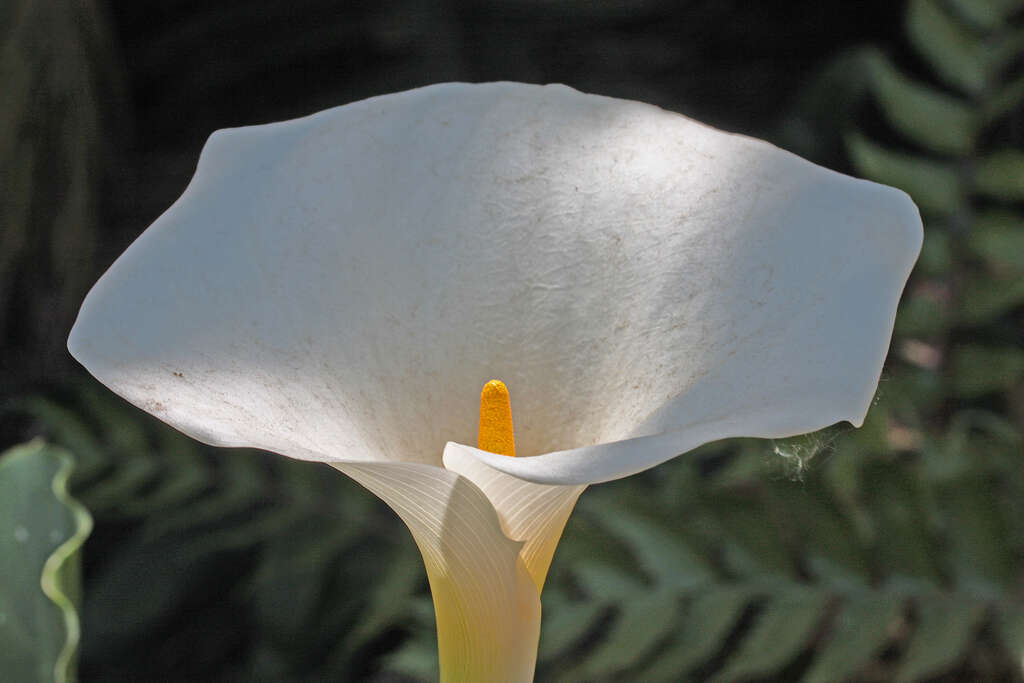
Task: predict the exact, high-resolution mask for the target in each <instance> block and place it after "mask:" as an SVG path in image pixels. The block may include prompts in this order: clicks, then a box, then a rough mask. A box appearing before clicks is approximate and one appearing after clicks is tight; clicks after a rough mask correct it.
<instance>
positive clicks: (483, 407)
mask: <svg viewBox="0 0 1024 683" xmlns="http://www.w3.org/2000/svg"><path fill="white" fill-rule="evenodd" d="M476 445H477V448H479V449H480V450H482V451H489V452H491V453H497V454H499V455H511V456H515V454H516V440H515V436H514V435H513V433H512V403H511V401H510V400H509V396H508V387H506V386H505V383H504V382H502V381H501V380H498V379H492V380H491V381H490V382H488V383H487V384H485V385H484V388H483V391H481V392H480V429H479V430H478V432H477V443H476Z"/></svg>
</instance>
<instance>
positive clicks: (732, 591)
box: [634, 586, 756, 683]
mask: <svg viewBox="0 0 1024 683" xmlns="http://www.w3.org/2000/svg"><path fill="white" fill-rule="evenodd" d="M755 595H756V594H755V593H754V592H753V591H751V590H750V589H749V588H746V587H742V586H716V587H713V588H709V589H708V590H706V591H701V592H700V593H699V594H698V595H697V596H696V597H695V598H694V599H693V600H692V601H691V602H690V603H688V604H687V606H686V608H685V611H684V619H683V627H682V629H681V632H680V633H679V634H678V635H677V636H676V638H675V640H674V642H672V643H671V644H670V645H669V646H668V647H667V648H666V649H665V650H664V651H662V652H661V653H660V654H659V655H658V657H657V658H656V659H655V660H654V661H653V662H652V663H651V664H650V665H649V666H648V667H646V668H645V669H643V670H641V671H640V672H638V673H637V674H636V675H635V676H634V680H637V681H648V682H649V683H678V681H682V680H686V672H688V671H689V670H690V669H692V668H694V667H695V666H697V665H699V664H701V663H702V662H704V661H706V660H708V659H710V658H711V657H712V656H714V654H715V653H716V652H718V651H719V650H720V649H721V648H722V646H723V645H724V644H725V640H726V638H727V637H728V636H729V634H730V633H731V632H732V630H733V629H734V628H735V627H736V624H737V623H738V622H739V619H740V617H741V616H742V615H743V612H744V611H745V610H746V608H747V605H749V604H750V602H751V600H752V599H753V598H754V597H755Z"/></svg>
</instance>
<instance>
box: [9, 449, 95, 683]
mask: <svg viewBox="0 0 1024 683" xmlns="http://www.w3.org/2000/svg"><path fill="white" fill-rule="evenodd" d="M72 467H73V460H72V459H71V457H70V456H69V455H68V454H67V453H65V452H64V451H62V450H60V449H58V448H54V447H52V446H48V445H45V444H43V443H42V442H41V441H34V442H32V443H29V444H25V445H23V446H19V447H16V448H12V449H10V450H8V451H6V452H5V453H4V454H3V455H0V577H2V580H0V673H2V675H3V678H4V680H10V681H18V682H19V683H21V682H24V683H32V682H34V681H39V682H40V683H42V682H47V683H49V682H51V681H57V682H58V683H65V682H66V681H72V680H74V678H75V671H76V659H77V656H78V647H79V640H80V638H81V627H80V622H79V616H78V610H79V604H80V603H81V585H80V582H81V579H80V571H81V570H80V563H81V547H82V544H83V543H84V542H85V539H86V537H88V535H89V532H90V531H91V529H92V519H91V517H90V516H89V513H88V512H87V511H86V509H85V508H84V507H82V506H81V505H80V504H79V503H78V502H77V501H75V500H74V499H73V498H71V497H70V496H69V495H68V492H67V481H68V477H69V476H70V473H71V470H72Z"/></svg>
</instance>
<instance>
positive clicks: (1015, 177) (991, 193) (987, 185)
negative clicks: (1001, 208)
mask: <svg viewBox="0 0 1024 683" xmlns="http://www.w3.org/2000/svg"><path fill="white" fill-rule="evenodd" d="M974 183H975V189H976V190H977V191H978V192H979V193H980V194H983V195H986V196H988V197H993V198H995V199H1002V200H1004V201H1021V200H1024V152H1021V151H1020V150H1015V149H1013V150H1011V149H1007V150H1002V151H999V152H996V153H994V154H992V155H990V156H988V157H986V158H984V159H981V160H980V161H978V165H977V168H976V169H975V174H974Z"/></svg>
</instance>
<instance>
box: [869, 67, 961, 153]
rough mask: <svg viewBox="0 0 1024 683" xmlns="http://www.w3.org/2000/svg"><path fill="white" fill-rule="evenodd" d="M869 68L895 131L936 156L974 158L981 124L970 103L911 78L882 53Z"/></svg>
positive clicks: (880, 102)
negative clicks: (971, 155)
mask: <svg viewBox="0 0 1024 683" xmlns="http://www.w3.org/2000/svg"><path fill="white" fill-rule="evenodd" d="M868 64H869V68H870V73H871V76H872V85H873V90H874V93H875V97H876V98H877V100H878V104H879V106H880V107H881V109H882V112H883V113H884V114H885V118H886V120H888V122H889V124H890V125H891V126H892V127H893V128H895V129H896V130H898V131H899V132H900V133H902V134H903V135H904V136H906V138H907V139H909V140H912V141H914V142H916V143H918V144H920V145H922V146H923V147H925V148H926V149H928V150H931V151H933V152H938V153H941V154H955V155H967V154H970V152H971V151H972V150H973V149H974V140H975V136H976V135H977V131H978V122H977V116H976V115H975V113H974V110H973V109H972V108H971V107H970V106H969V105H968V104H967V103H966V102H964V101H963V100H960V99H957V98H955V97H952V96H950V95H947V94H945V93H942V92H939V91H937V90H935V89H934V88H931V87H929V86H927V85H924V84H922V83H919V82H917V81H914V80H912V79H910V78H907V77H906V76H905V75H903V74H902V73H901V72H900V71H899V70H898V69H897V68H896V67H895V66H894V65H893V63H892V62H891V61H889V59H888V58H887V57H885V55H883V54H882V53H881V52H873V53H872V56H871V59H870V60H869V61H868Z"/></svg>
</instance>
